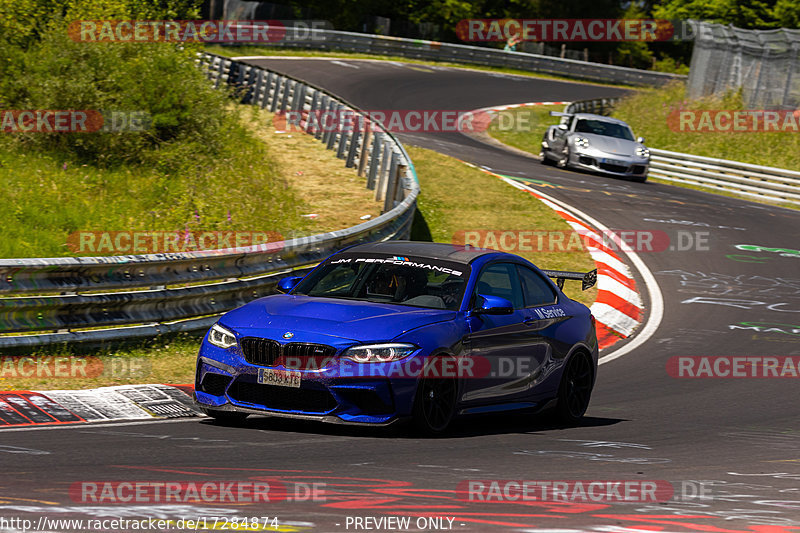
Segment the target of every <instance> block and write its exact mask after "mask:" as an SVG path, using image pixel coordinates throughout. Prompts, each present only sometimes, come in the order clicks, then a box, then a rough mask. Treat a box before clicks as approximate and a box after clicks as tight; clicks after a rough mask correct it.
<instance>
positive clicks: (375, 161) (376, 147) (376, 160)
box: [367, 131, 383, 190]
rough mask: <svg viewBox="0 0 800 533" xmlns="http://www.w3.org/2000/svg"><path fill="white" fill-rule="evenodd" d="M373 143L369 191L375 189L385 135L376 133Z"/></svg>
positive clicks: (368, 183) (370, 159)
mask: <svg viewBox="0 0 800 533" xmlns="http://www.w3.org/2000/svg"><path fill="white" fill-rule="evenodd" d="M373 139H374V140H373V141H372V153H371V154H370V156H369V175H368V177H367V189H369V190H373V189H375V176H377V175H378V169H379V168H380V166H381V147H383V133H381V132H380V131H376V132H375V136H374V137H373Z"/></svg>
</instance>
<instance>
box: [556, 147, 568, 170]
mask: <svg viewBox="0 0 800 533" xmlns="http://www.w3.org/2000/svg"><path fill="white" fill-rule="evenodd" d="M569 155H570V154H569V145H568V144H564V148H563V149H562V150H561V159H559V160H558V164H557V166H558V168H563V169H568V168H569Z"/></svg>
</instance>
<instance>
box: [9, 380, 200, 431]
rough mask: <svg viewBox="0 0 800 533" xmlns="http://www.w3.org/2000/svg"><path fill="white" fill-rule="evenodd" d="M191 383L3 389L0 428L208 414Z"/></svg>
mask: <svg viewBox="0 0 800 533" xmlns="http://www.w3.org/2000/svg"><path fill="white" fill-rule="evenodd" d="M191 394H192V386H191V385H158V384H156V385H120V386H115V387H100V388H97V389H89V390H52V391H10V392H0V430H1V429H3V428H6V427H14V426H40V425H63V424H78V423H85V422H110V421H122V420H125V421H132V420H151V419H159V418H183V417H193V416H204V415H203V414H202V413H201V412H200V411H199V410H198V409H197V408H196V407H195V406H194V404H193V402H192V397H191Z"/></svg>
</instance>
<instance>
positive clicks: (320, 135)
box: [314, 94, 330, 143]
mask: <svg viewBox="0 0 800 533" xmlns="http://www.w3.org/2000/svg"><path fill="white" fill-rule="evenodd" d="M329 100H330V98H328V95H327V94H323V95H322V102H321V103H320V106H319V116H318V117H316V119H317V131H315V132H314V137H316V138H317V139H320V140H322V142H323V143H324V142H326V139H325V137H324V135H325V131H324V128H323V123H324V120H325V117H326V115H327V113H328V106H329Z"/></svg>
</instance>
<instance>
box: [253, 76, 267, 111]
mask: <svg viewBox="0 0 800 533" xmlns="http://www.w3.org/2000/svg"><path fill="white" fill-rule="evenodd" d="M254 72H255V73H256V86H255V88H254V89H253V95H254V98H255V101H254V102H253V103H255V104H256V105H258V106H260V107H262V108H263V107H264V95H262V94H261V91H262V89H263V88H264V71H263V70H261V69H256V70H255V71H254Z"/></svg>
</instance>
